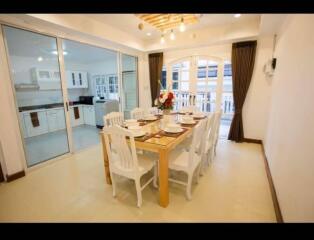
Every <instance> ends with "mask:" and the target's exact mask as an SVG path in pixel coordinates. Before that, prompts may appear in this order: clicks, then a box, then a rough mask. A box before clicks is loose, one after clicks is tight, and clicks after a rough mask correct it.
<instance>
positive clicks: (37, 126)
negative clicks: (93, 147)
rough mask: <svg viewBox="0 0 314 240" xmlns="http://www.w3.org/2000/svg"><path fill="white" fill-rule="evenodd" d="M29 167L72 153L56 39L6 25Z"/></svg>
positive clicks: (4, 30) (12, 75)
mask: <svg viewBox="0 0 314 240" xmlns="http://www.w3.org/2000/svg"><path fill="white" fill-rule="evenodd" d="M3 32H4V36H5V40H6V47H7V55H8V59H9V63H10V70H11V78H12V82H13V84H12V85H13V87H14V90H15V91H14V92H15V98H16V104H17V107H18V110H19V123H20V129H21V133H22V136H23V138H24V150H25V155H26V161H27V166H28V167H31V166H34V165H36V164H38V163H41V162H44V161H46V160H49V159H52V158H55V157H57V156H59V155H63V154H65V153H68V152H69V143H68V134H67V130H66V120H65V119H66V118H65V110H64V97H63V95H62V89H61V79H60V67H59V61H58V55H57V54H56V53H57V39H56V38H54V37H50V36H46V35H42V34H38V33H34V32H30V31H25V30H21V29H18V28H13V27H8V26H3Z"/></svg>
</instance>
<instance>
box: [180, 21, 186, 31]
mask: <svg viewBox="0 0 314 240" xmlns="http://www.w3.org/2000/svg"><path fill="white" fill-rule="evenodd" d="M184 31H185V24H184V20H183V18H181V23H180V32H184Z"/></svg>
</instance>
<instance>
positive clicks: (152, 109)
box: [147, 107, 158, 115]
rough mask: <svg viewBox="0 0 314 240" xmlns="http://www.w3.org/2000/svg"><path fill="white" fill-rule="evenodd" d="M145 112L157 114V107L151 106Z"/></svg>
mask: <svg viewBox="0 0 314 240" xmlns="http://www.w3.org/2000/svg"><path fill="white" fill-rule="evenodd" d="M147 113H149V114H154V115H156V114H158V108H157V107H151V108H149V109H148V110H147Z"/></svg>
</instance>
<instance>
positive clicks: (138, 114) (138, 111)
mask: <svg viewBox="0 0 314 240" xmlns="http://www.w3.org/2000/svg"><path fill="white" fill-rule="evenodd" d="M144 115H145V110H144V109H142V108H134V109H133V110H132V111H131V118H132V119H137V120H139V119H143V118H144Z"/></svg>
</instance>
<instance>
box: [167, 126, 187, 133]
mask: <svg viewBox="0 0 314 240" xmlns="http://www.w3.org/2000/svg"><path fill="white" fill-rule="evenodd" d="M164 131H165V132H168V133H180V132H183V128H178V129H169V128H167V127H166V128H165V129H164Z"/></svg>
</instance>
